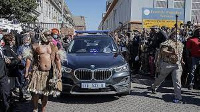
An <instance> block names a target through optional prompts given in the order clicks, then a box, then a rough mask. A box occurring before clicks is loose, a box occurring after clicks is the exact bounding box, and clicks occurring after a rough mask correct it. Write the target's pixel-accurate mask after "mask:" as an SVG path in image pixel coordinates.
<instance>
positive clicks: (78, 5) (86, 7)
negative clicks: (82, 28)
mask: <svg viewBox="0 0 200 112" xmlns="http://www.w3.org/2000/svg"><path fill="white" fill-rule="evenodd" d="M65 1H66V3H67V6H68V7H69V10H70V11H71V12H72V14H73V15H75V16H85V19H86V29H87V30H97V29H98V26H99V24H100V22H101V20H102V13H104V12H105V11H106V0H65Z"/></svg>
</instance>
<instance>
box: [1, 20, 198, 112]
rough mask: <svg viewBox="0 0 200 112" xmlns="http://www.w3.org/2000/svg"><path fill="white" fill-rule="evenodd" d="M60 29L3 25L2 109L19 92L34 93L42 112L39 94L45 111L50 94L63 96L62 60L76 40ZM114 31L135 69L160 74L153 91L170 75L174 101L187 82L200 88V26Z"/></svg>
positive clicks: (23, 98)
mask: <svg viewBox="0 0 200 112" xmlns="http://www.w3.org/2000/svg"><path fill="white" fill-rule="evenodd" d="M59 33H60V31H59V30H58V29H52V30H50V31H44V32H42V31H41V30H40V29H36V30H34V31H23V32H21V34H18V33H17V32H15V31H11V32H10V33H4V32H2V31H1V30H0V40H1V42H0V65H1V66H0V97H1V107H3V108H2V110H1V111H3V112H7V111H9V109H10V107H11V104H12V98H13V96H18V97H19V101H26V98H29V97H30V95H31V96H32V100H33V107H34V110H33V111H34V112H37V111H38V100H39V98H40V97H39V94H42V98H41V102H42V111H45V107H46V104H47V100H48V95H54V96H57V95H59V93H60V91H61V87H59V82H61V77H62V74H61V63H62V60H63V59H65V58H66V57H65V51H66V50H67V48H68V46H69V44H70V42H71V40H72V39H73V35H66V36H62V35H61V34H59ZM112 34H113V35H112V36H113V38H114V40H115V41H116V43H117V44H118V45H119V48H120V50H121V51H125V52H122V54H123V55H124V57H125V59H126V60H127V61H128V62H129V65H130V68H131V70H132V71H133V74H142V75H149V76H151V77H152V78H155V82H154V83H153V84H152V86H151V87H150V89H151V91H152V93H156V89H157V88H158V87H159V85H160V84H161V83H162V82H163V81H164V80H165V78H166V77H167V76H168V75H169V74H171V76H172V82H173V86H174V94H175V98H174V100H173V102H175V103H181V102H182V97H181V87H182V85H183V86H187V87H188V89H190V90H191V89H193V87H195V88H197V89H199V86H195V84H196V85H198V84H199V80H200V79H199V77H198V75H199V71H197V70H196V68H197V67H198V65H199V61H200V28H199V27H197V26H194V25H191V24H187V25H182V26H180V27H179V28H178V27H177V26H176V27H174V28H172V29H170V28H166V27H161V28H158V27H152V28H151V29H150V30H147V29H143V30H142V31H138V30H134V31H132V32H128V33H122V32H119V33H112ZM61 37H62V38H61ZM184 68H186V69H184ZM188 68H190V69H188ZM195 81H196V82H195ZM55 85H57V86H56V87H55ZM30 93H31V94H30Z"/></svg>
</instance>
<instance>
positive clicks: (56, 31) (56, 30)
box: [51, 28, 59, 34]
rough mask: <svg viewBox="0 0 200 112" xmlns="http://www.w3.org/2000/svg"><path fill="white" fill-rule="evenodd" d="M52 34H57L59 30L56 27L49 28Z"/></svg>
mask: <svg viewBox="0 0 200 112" xmlns="http://www.w3.org/2000/svg"><path fill="white" fill-rule="evenodd" d="M51 33H52V34H59V30H58V29H57V28H53V29H51Z"/></svg>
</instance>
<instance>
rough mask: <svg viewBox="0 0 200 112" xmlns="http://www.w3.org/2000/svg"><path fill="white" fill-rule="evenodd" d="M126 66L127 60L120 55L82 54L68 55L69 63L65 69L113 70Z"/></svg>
mask: <svg viewBox="0 0 200 112" xmlns="http://www.w3.org/2000/svg"><path fill="white" fill-rule="evenodd" d="M124 64H126V61H125V59H124V58H123V57H122V56H121V55H118V54H113V53H97V54H95V53H94V54H91V53H80V54H67V61H66V62H65V63H64V66H65V67H69V68H72V69H77V68H88V69H96V68H112V67H116V66H121V65H124Z"/></svg>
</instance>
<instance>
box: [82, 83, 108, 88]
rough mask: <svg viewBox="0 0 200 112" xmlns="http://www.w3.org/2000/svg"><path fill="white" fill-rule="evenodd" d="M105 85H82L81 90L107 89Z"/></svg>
mask: <svg viewBox="0 0 200 112" xmlns="http://www.w3.org/2000/svg"><path fill="white" fill-rule="evenodd" d="M105 87H106V84H105V83H82V84H81V88H87V89H99V88H105Z"/></svg>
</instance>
